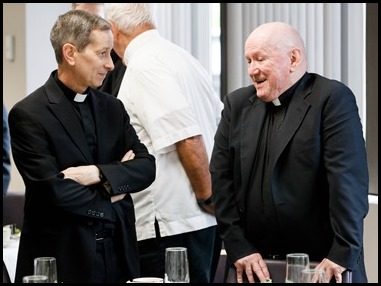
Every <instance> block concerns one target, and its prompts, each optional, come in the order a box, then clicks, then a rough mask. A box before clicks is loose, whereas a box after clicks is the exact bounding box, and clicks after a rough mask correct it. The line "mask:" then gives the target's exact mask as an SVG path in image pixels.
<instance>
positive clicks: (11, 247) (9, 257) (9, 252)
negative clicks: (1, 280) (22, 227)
mask: <svg viewBox="0 0 381 286" xmlns="http://www.w3.org/2000/svg"><path fill="white" fill-rule="evenodd" d="M19 242H20V239H19V238H11V240H10V243H9V244H7V245H4V243H3V260H4V263H5V265H6V266H7V269H8V273H9V276H10V278H11V281H12V283H14V281H15V274H16V262H17V254H18V252H19Z"/></svg>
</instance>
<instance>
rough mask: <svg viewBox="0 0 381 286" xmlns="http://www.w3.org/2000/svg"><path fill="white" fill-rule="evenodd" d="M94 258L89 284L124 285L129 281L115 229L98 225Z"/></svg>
mask: <svg viewBox="0 0 381 286" xmlns="http://www.w3.org/2000/svg"><path fill="white" fill-rule="evenodd" d="M94 239H95V240H96V256H95V260H94V264H93V272H92V275H91V279H90V281H89V283H126V282H127V280H129V279H130V274H129V273H128V268H127V263H126V261H125V257H124V252H123V245H122V242H121V241H120V240H121V238H120V236H119V235H118V234H117V233H115V228H111V229H110V228H107V227H105V226H104V225H100V227H99V228H98V229H97V234H96V237H95V238H94Z"/></svg>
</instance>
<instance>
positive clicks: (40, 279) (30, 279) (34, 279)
mask: <svg viewBox="0 0 381 286" xmlns="http://www.w3.org/2000/svg"><path fill="white" fill-rule="evenodd" d="M22 283H48V276H46V275H28V276H24V277H23V278H22Z"/></svg>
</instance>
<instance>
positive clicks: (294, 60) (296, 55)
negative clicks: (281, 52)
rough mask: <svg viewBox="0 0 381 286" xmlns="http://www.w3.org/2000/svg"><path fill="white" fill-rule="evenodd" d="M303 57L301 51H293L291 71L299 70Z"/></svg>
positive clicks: (294, 49) (295, 49)
mask: <svg viewBox="0 0 381 286" xmlns="http://www.w3.org/2000/svg"><path fill="white" fill-rule="evenodd" d="M301 57H302V55H301V52H300V49H298V48H293V49H292V50H291V54H290V70H291V71H295V70H296V69H297V67H298V66H299V64H300V61H301Z"/></svg>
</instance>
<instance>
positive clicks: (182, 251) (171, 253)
mask: <svg viewBox="0 0 381 286" xmlns="http://www.w3.org/2000/svg"><path fill="white" fill-rule="evenodd" d="M164 283H189V264H188V253H187V248H186V247H169V248H166V249H165V274H164Z"/></svg>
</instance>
